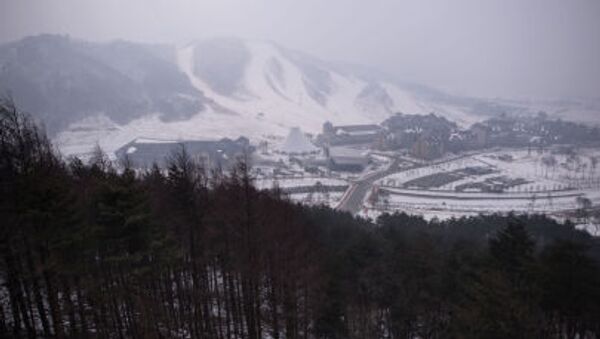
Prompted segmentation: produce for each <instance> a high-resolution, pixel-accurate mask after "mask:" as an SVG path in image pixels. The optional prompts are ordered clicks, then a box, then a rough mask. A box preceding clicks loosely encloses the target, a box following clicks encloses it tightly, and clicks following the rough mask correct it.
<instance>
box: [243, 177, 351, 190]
mask: <svg viewBox="0 0 600 339" xmlns="http://www.w3.org/2000/svg"><path fill="white" fill-rule="evenodd" d="M255 185H256V188H258V189H270V188H274V187H276V186H277V187H279V188H282V189H286V188H293V187H313V186H318V185H321V186H335V187H338V186H348V182H347V181H346V180H342V179H335V178H325V177H298V178H269V179H266V178H265V179H257V180H255Z"/></svg>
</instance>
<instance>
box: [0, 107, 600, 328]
mask: <svg viewBox="0 0 600 339" xmlns="http://www.w3.org/2000/svg"><path fill="white" fill-rule="evenodd" d="M169 164H170V165H169V167H168V169H167V170H164V171H163V170H160V169H159V168H154V169H153V170H151V171H148V172H146V173H137V172H134V171H133V170H131V169H130V168H129V167H128V164H126V163H125V164H119V166H115V165H114V164H111V163H110V162H109V161H108V160H107V158H106V157H105V156H103V155H102V153H101V152H100V151H98V152H96V155H95V156H94V157H93V159H92V161H91V162H90V163H89V164H84V163H82V162H81V161H79V160H77V159H72V160H69V161H64V160H63V159H62V158H61V157H60V156H59V155H58V154H57V153H56V151H55V150H54V148H53V147H52V145H51V144H50V143H49V141H48V140H47V139H46V138H45V137H44V133H43V131H41V130H39V129H38V128H37V127H36V126H35V125H34V124H33V123H32V122H31V120H29V119H28V117H27V116H25V115H23V114H20V113H19V112H18V110H16V109H15V108H14V107H13V106H12V104H11V103H10V102H6V101H3V102H2V103H1V105H0V189H1V192H0V196H1V198H0V220H1V226H0V255H1V257H0V284H1V285H0V305H1V307H0V336H1V337H31V338H33V337H57V338H88V337H89V338H220V339H225V338H227V339H229V338H257V339H258V338H564V337H568V338H575V337H579V338H584V337H585V338H596V337H598V335H599V334H600V267H599V265H598V260H599V259H600V242H599V241H598V239H595V238H592V237H590V236H589V235H588V234H587V233H583V232H580V231H576V230H575V229H574V227H573V225H571V224H569V223H567V224H564V225H563V224H558V223H557V222H555V221H553V220H550V219H548V218H545V217H543V216H508V217H505V216H488V217H476V218H465V219H458V220H456V219H452V220H449V221H443V222H441V221H435V220H434V221H431V222H427V221H425V220H423V219H422V218H418V217H409V216H407V215H403V214H396V215H384V216H383V217H381V218H379V219H378V220H377V221H374V222H371V221H366V220H362V219H358V218H353V217H352V216H351V215H350V214H346V213H341V212H336V211H334V210H331V209H328V208H325V207H316V208H309V207H305V206H300V205H297V204H293V203H291V202H290V201H289V200H288V199H286V197H285V196H284V195H283V194H282V193H281V192H277V191H258V190H256V189H255V188H254V187H253V185H252V178H251V176H250V174H249V173H250V171H249V168H248V166H247V165H246V164H245V163H244V162H240V164H239V165H238V166H237V167H236V169H235V170H234V171H232V172H229V173H221V172H215V171H213V172H210V173H207V172H206V171H204V170H203V169H202V168H200V167H199V166H198V165H197V164H196V163H194V161H192V159H191V158H190V157H189V156H187V155H186V153H185V150H181V152H178V153H176V154H172V155H171V157H170V159H169ZM117 167H118V170H117Z"/></svg>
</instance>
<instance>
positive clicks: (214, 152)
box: [115, 137, 254, 168]
mask: <svg viewBox="0 0 600 339" xmlns="http://www.w3.org/2000/svg"><path fill="white" fill-rule="evenodd" d="M182 151H185V152H186V153H187V154H188V156H189V157H190V158H192V159H194V160H195V161H197V162H198V163H200V164H202V165H203V166H205V167H206V168H228V167H230V166H232V165H233V164H235V162H236V161H237V160H238V159H240V157H243V156H245V155H247V154H250V153H252V152H253V151H254V148H253V147H252V146H251V145H250V142H249V140H248V138H245V137H239V138H238V139H236V140H231V139H228V138H224V139H221V140H209V141H206V140H178V141H175V140H156V139H142V138H137V139H134V140H133V141H131V142H129V143H127V144H126V145H124V146H123V147H121V148H119V149H118V150H117V151H116V152H115V155H116V156H117V159H120V160H127V161H128V162H129V163H130V164H132V165H133V166H135V167H139V168H149V167H151V166H153V165H155V164H156V165H157V166H159V167H165V166H166V165H167V162H168V161H169V159H170V157H169V156H173V155H175V154H177V153H181V152H182Z"/></svg>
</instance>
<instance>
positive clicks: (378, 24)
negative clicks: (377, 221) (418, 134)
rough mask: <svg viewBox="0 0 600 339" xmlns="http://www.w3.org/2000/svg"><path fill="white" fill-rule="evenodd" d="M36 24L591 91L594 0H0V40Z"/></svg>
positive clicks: (597, 47)
mask: <svg viewBox="0 0 600 339" xmlns="http://www.w3.org/2000/svg"><path fill="white" fill-rule="evenodd" d="M38 33H61V34H70V35H72V36H74V37H79V38H85V39H89V40H95V41H106V40H111V39H116V38H123V39H128V40H134V41H148V42H172V43H177V44H183V43H186V42H189V41H190V40H193V39H196V38H207V37H212V36H239V37H242V38H252V39H267V40H274V41H276V42H278V43H280V44H282V45H284V46H287V47H290V48H294V49H298V50H302V51H304V52H307V53H311V54H314V55H315V56H318V57H320V58H323V59H327V60H335V61H345V62H352V63H360V64H365V65H368V66H373V67H375V68H378V69H381V70H384V71H386V72H390V73H393V74H395V75H397V76H399V77H401V78H402V79H404V80H406V81H412V82H418V83H422V84H427V85H432V86H434V87H438V88H441V89H445V90H448V91H450V92H452V93H456V94H466V95H473V96H485V97H519V98H525V97H538V98H542V97H581V96H583V97H600V0H488V1H486V0H437V1H435V0H414V1H403V0H195V1H193V0H0V41H3V42H5V41H11V40H15V39H19V38H21V37H23V36H27V35H32V34H38Z"/></svg>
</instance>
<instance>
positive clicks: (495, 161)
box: [362, 149, 600, 218]
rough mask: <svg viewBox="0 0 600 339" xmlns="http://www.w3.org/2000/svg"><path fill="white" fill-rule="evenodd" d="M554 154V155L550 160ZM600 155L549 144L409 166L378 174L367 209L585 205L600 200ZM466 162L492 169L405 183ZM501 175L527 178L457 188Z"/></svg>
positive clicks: (434, 212) (433, 212) (446, 212)
mask: <svg viewBox="0 0 600 339" xmlns="http://www.w3.org/2000/svg"><path fill="white" fill-rule="evenodd" d="M549 157H552V158H553V159H554V160H553V161H548V158H549ZM598 159H600V150H596V149H581V150H577V151H576V154H575V155H573V154H571V155H567V154H557V153H556V152H552V151H549V150H546V151H545V152H537V151H535V150H533V151H528V150H499V151H494V152H487V153H483V154H477V155H473V156H469V157H466V158H461V159H459V160H454V161H449V162H447V163H443V164H438V165H431V166H427V167H423V168H418V169H412V170H407V171H403V172H399V173H395V174H392V175H390V176H387V177H385V178H383V179H381V180H379V181H378V182H377V183H376V184H377V185H378V186H379V187H381V189H380V194H379V195H378V200H377V202H376V203H375V204H374V205H369V204H367V206H366V210H365V211H363V212H362V214H363V215H365V216H369V217H374V216H376V215H378V214H380V213H382V212H383V211H390V212H392V211H403V212H407V213H411V214H418V215H423V216H425V217H428V218H432V217H437V218H449V217H460V216H464V215H476V214H489V213H509V212H516V213H545V214H549V215H556V216H558V215H560V214H562V213H564V212H566V211H573V210H576V209H577V208H580V207H581V206H580V204H581V198H587V199H589V200H590V201H591V203H592V204H593V205H598V204H600V173H599V172H600V170H599V169H598V168H597V167H598ZM467 167H479V168H488V169H489V170H492V171H493V173H489V174H484V175H471V176H466V177H464V178H461V179H460V180H457V181H454V182H451V183H448V184H445V185H441V186H439V187H431V188H428V189H423V188H420V189H415V188H413V187H404V184H405V183H407V182H409V181H411V180H415V179H418V178H422V177H426V176H431V175H435V174H437V173H450V172H453V171H456V170H461V169H464V168H467ZM497 177H504V178H508V179H524V180H523V181H522V182H523V183H522V184H519V185H516V186H514V187H508V188H506V189H505V190H504V191H503V192H487V191H486V192H482V191H461V192H458V191H456V187H459V186H460V185H462V184H469V183H482V182H485V181H486V179H490V178H497ZM578 197H579V200H578Z"/></svg>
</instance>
